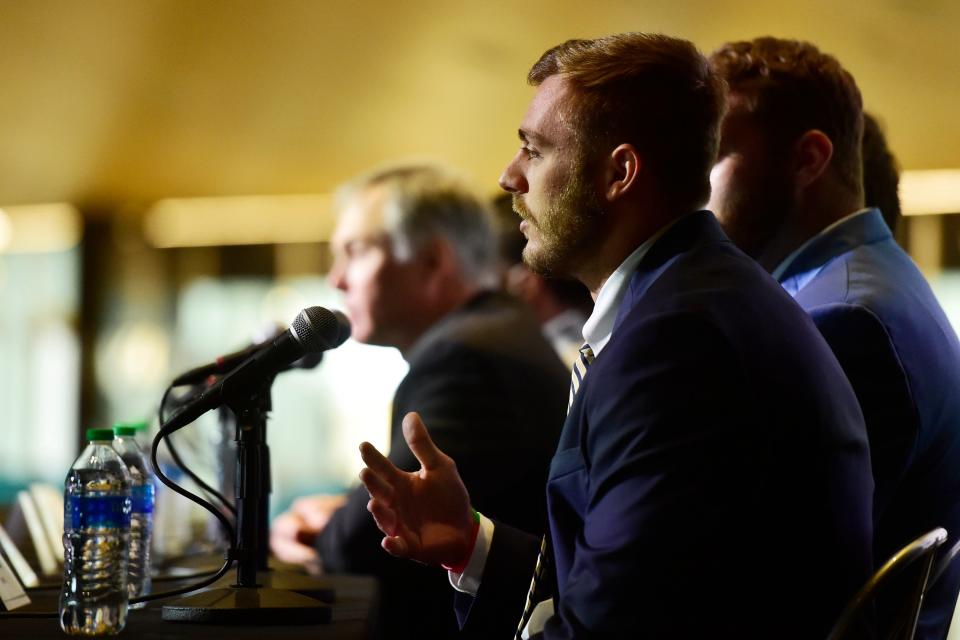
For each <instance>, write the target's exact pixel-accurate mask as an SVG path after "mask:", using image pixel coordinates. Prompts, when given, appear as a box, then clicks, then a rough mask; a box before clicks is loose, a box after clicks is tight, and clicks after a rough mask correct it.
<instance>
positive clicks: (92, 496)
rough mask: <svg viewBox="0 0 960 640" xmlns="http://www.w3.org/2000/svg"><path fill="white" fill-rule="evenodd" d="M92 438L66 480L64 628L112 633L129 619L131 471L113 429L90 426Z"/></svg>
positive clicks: (86, 633) (83, 633) (72, 631)
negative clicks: (115, 445)
mask: <svg viewBox="0 0 960 640" xmlns="http://www.w3.org/2000/svg"><path fill="white" fill-rule="evenodd" d="M87 440H89V441H90V444H89V445H87V448H86V449H84V450H83V453H81V454H80V457H79V458H77V461H76V462H75V463H74V464H73V467H71V469H70V472H69V473H68V474H67V478H66V480H65V481H64V491H63V559H64V562H63V588H62V590H61V591H60V626H61V627H62V628H63V630H64V631H65V632H66V633H68V634H70V635H79V636H100V635H112V634H115V633H119V632H120V631H121V630H122V629H123V627H124V625H125V624H126V621H127V601H128V595H127V553H128V548H129V539H130V473H129V472H128V471H127V467H126V465H125V464H124V463H123V461H122V460H121V459H120V456H119V455H117V452H116V451H114V450H113V447H112V446H111V445H112V444H113V429H88V430H87Z"/></svg>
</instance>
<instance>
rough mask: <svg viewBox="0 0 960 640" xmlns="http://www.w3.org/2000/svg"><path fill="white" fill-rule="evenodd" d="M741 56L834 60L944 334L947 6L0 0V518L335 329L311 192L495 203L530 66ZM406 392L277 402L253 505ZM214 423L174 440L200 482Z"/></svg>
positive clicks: (956, 152)
mask: <svg viewBox="0 0 960 640" xmlns="http://www.w3.org/2000/svg"><path fill="white" fill-rule="evenodd" d="M625 30H643V31H662V32H665V33H669V34H672V35H677V36H681V37H686V38H689V39H691V40H693V41H694V42H695V43H696V44H697V45H698V46H700V47H701V48H702V49H704V50H705V51H710V50H712V49H713V48H715V47H717V46H719V45H720V44H722V43H723V42H724V41H726V40H730V39H744V38H751V37H754V36H757V35H762V34H772V35H777V36H787V37H797V38H802V39H807V40H811V41H813V42H815V43H817V44H818V45H819V46H820V47H821V48H822V49H823V50H825V51H828V52H831V53H833V54H835V55H837V56H838V57H839V59H840V60H841V62H843V64H844V65H845V66H846V67H847V68H848V69H849V70H850V71H851V72H852V73H853V74H854V75H855V77H856V78H857V81H858V83H859V85H860V88H861V90H862V92H863V95H864V100H865V104H866V107H867V109H868V110H869V111H871V112H872V113H874V114H875V115H876V116H877V117H878V118H879V120H880V121H881V123H882V125H883V127H884V129H885V131H886V133H887V137H888V142H889V144H890V147H891V149H892V150H893V152H894V154H895V155H896V156H897V157H898V159H899V162H900V164H901V166H902V168H903V170H904V173H903V176H902V178H901V198H902V200H903V209H904V213H905V214H908V215H906V216H905V217H904V219H903V221H902V222H901V223H900V225H899V228H898V231H897V237H898V240H899V241H900V242H901V243H902V244H903V245H904V246H905V247H906V248H907V249H908V250H909V251H910V253H911V254H912V255H913V257H914V259H915V260H916V261H917V262H918V263H919V264H920V265H921V267H922V268H923V269H924V271H925V272H926V273H927V275H928V277H929V278H930V279H931V281H932V282H933V283H934V286H935V289H936V291H937V293H938V295H939V296H940V298H941V301H942V303H943V305H944V307H945V308H946V309H947V311H948V313H949V314H951V319H952V320H953V321H954V323H955V326H957V327H960V118H958V117H957V115H956V112H957V105H958V104H960V44H958V42H960V3H958V2H956V1H955V0H865V1H864V2H859V3H838V2H836V1H835V0H812V1H809V2H803V3H784V2H770V3H757V2H745V1H741V0H728V1H727V2H722V3H718V2H712V1H710V2H708V1H707V0H688V1H687V2H671V3H663V2H648V1H644V0H629V1H620V2H612V1H610V2H603V1H595V2H591V3H585V2H573V1H567V0H527V1H526V2H523V3H515V2H500V1H496V0H492V1H486V2H457V1H451V0H444V1H440V0H419V1H415V2H406V3H393V2H384V1H375V2H349V3H348V2H326V1H320V0H313V1H311V0H270V1H267V0H263V1H252V0H232V1H227V0H86V1H85V2H75V1H73V0H30V1H17V0H2V1H0V503H5V502H9V501H10V500H11V499H12V497H13V496H14V495H15V493H16V491H17V490H18V489H21V488H23V487H25V486H27V485H28V484H29V483H31V482H36V481H42V482H51V483H54V484H56V485H60V484H61V483H62V480H63V476H64V475H65V473H66V471H67V469H68V468H69V466H70V464H71V462H72V461H73V459H74V458H75V457H76V455H77V453H78V450H79V449H78V447H79V445H80V443H81V438H82V431H83V429H85V428H87V427H92V426H109V425H110V424H112V423H113V422H116V421H128V420H137V419H149V420H152V421H153V422H154V426H155V422H156V410H157V406H158V403H159V400H160V397H161V395H162V393H163V391H164V389H165V387H166V385H167V384H168V382H169V380H170V379H171V378H172V377H173V376H174V375H176V374H177V373H179V372H181V371H183V370H185V369H187V368H190V367H192V366H196V365H199V364H202V363H204V362H207V361H209V360H211V359H213V358H215V357H216V356H217V355H219V354H222V353H225V352H228V351H232V350H234V349H237V348H240V347H243V346H245V345H246V344H247V343H249V342H250V341H251V340H253V339H255V338H256V337H257V336H258V335H262V334H263V333H264V332H265V331H269V329H270V327H273V326H275V325H276V324H278V323H279V324H280V325H282V326H286V325H287V324H289V323H290V322H291V321H292V320H293V318H294V317H295V316H296V314H297V313H298V312H299V310H300V309H302V308H304V307H306V306H310V305H322V306H327V307H332V308H338V307H339V298H338V292H336V291H334V290H332V289H331V288H330V287H329V286H328V285H327V284H326V282H325V281H324V274H325V273H326V270H327V269H328V267H329V262H330V259H329V251H328V248H327V240H328V236H329V233H330V230H331V228H332V225H333V219H332V213H331V208H330V194H331V192H332V191H333V190H334V189H335V187H336V186H337V185H338V184H339V183H341V182H343V181H344V180H346V179H348V178H350V177H351V176H353V175H355V174H356V173H358V172H361V171H365V170H368V169H370V168H371V167H373V166H375V165H378V164H382V163H384V162H387V161H392V160H397V159H400V158H410V157H427V158H432V159H437V160H440V161H444V162H448V163H450V164H452V165H454V166H456V167H459V168H460V169H462V170H464V171H466V172H467V174H468V175H469V176H471V178H472V179H473V180H474V182H475V184H476V185H477V187H478V188H480V189H484V190H486V191H488V192H489V193H490V194H491V195H493V194H494V193H495V192H496V190H497V185H496V180H497V177H498V175H499V173H500V169H501V168H502V166H503V165H504V164H505V163H506V162H507V161H508V159H509V158H510V157H511V156H512V154H513V153H514V151H515V149H516V147H517V139H516V128H517V125H518V123H519V121H520V118H521V116H522V115H523V112H524V109H525V108H526V103H527V101H528V100H529V98H530V96H531V93H532V91H531V89H530V88H529V87H527V86H526V84H525V82H524V78H525V75H526V72H527V69H528V68H529V66H530V65H531V64H532V63H533V62H534V61H535V60H536V59H537V58H538V57H539V55H540V54H541V53H542V52H543V51H544V50H545V49H547V48H549V47H550V46H553V45H554V44H557V43H558V42H560V41H562V40H565V39H568V38H572V37H593V36H597V35H602V34H605V33H610V32H617V31H625ZM404 372H405V365H404V363H403V361H402V359H401V358H400V357H399V355H398V354H397V353H396V352H395V351H393V350H389V349H381V348H374V347H365V346H361V345H358V344H355V343H353V342H349V343H347V345H345V346H344V347H342V348H340V349H338V350H336V351H333V352H330V353H329V354H327V356H326V358H325V359H324V361H323V363H322V364H321V365H320V366H319V367H317V368H316V369H314V370H311V371H296V372H291V373H286V374H284V375H283V376H281V377H280V378H279V379H278V381H277V384H276V385H275V387H274V412H273V415H272V419H271V421H270V426H269V442H270V446H271V450H272V454H273V460H274V467H273V473H274V477H273V480H274V494H273V508H274V511H276V510H278V509H282V508H284V507H285V506H286V505H287V504H288V503H289V501H290V500H291V499H292V497H294V496H295V495H297V494H299V493H303V492H307V491H314V490H323V489H338V488H342V487H344V486H346V485H347V484H349V483H350V482H352V481H353V479H354V478H355V477H356V472H357V470H358V469H359V463H360V461H359V457H358V455H357V454H356V445H357V444H358V443H359V442H360V441H361V440H365V439H366V440H371V441H373V442H374V443H375V444H378V445H381V446H383V445H385V444H386V440H387V426H388V416H389V407H390V400H391V396H392V393H393V390H394V388H395V386H396V384H397V382H398V381H399V380H400V378H401V377H402V376H403V374H404ZM221 437H222V435H221V433H220V430H219V428H218V424H217V417H216V415H209V416H206V417H205V418H204V419H202V420H201V421H199V422H198V423H197V424H196V425H194V426H192V427H190V428H188V429H184V430H183V431H181V432H178V434H177V438H178V441H179V442H182V443H183V444H184V446H183V447H182V449H183V453H184V457H185V458H187V459H188V461H190V462H191V463H192V464H195V465H196V466H197V469H198V471H199V472H200V473H201V475H207V476H208V477H209V476H210V474H212V473H214V472H215V469H214V466H213V462H212V459H213V458H212V452H213V451H215V450H216V447H217V446H218V443H219V442H220V439H221Z"/></svg>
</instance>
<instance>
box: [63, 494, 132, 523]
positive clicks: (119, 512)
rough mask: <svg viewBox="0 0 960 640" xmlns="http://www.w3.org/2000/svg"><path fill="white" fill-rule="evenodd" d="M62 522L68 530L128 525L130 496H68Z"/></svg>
mask: <svg viewBox="0 0 960 640" xmlns="http://www.w3.org/2000/svg"><path fill="white" fill-rule="evenodd" d="M63 506H64V510H63V511H64V512H63V523H64V528H66V529H69V530H77V529H91V528H94V529H95V528H100V527H108V528H119V529H126V528H129V527H130V498H128V497H126V496H68V497H67V500H66V502H65V503H64V505H63Z"/></svg>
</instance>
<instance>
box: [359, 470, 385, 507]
mask: <svg viewBox="0 0 960 640" xmlns="http://www.w3.org/2000/svg"><path fill="white" fill-rule="evenodd" d="M360 482H361V484H363V488H364V489H366V490H367V493H369V494H370V497H371V498H376V499H377V500H382V501H383V502H385V503H387V504H391V503H392V502H393V486H392V485H391V484H390V483H389V482H387V481H386V480H384V479H383V478H381V477H380V476H378V475H377V474H376V473H374V472H373V471H371V470H370V469H369V468H363V469H361V470H360Z"/></svg>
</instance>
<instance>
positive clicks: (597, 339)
mask: <svg viewBox="0 0 960 640" xmlns="http://www.w3.org/2000/svg"><path fill="white" fill-rule="evenodd" d="M675 223H676V221H673V222H670V223H669V224H667V225H664V226H663V227H661V228H660V230H659V231H657V232H656V233H655V234H653V235H652V236H650V237H649V238H648V239H647V240H646V241H644V243H643V244H641V245H640V246H639V247H637V248H636V249H635V250H634V251H633V253H631V254H630V255H629V256H627V259H626V260H624V261H623V262H621V263H620V266H619V267H617V268H616V270H615V271H614V272H613V273H611V274H610V277H609V278H607V281H606V282H604V283H603V286H602V287H600V293H598V294H597V299H596V301H595V302H594V305H593V313H591V314H590V317H589V318H587V321H586V323H584V325H583V340H584V342H586V343H587V344H588V345H590V349H591V350H593V355H594V356H595V357H596V356H598V355H600V352H601V351H602V350H603V348H604V347H605V346H607V343H608V342H610V336H611V335H612V334H613V323H614V321H616V319H617V311H619V309H620V302H621V301H622V300H623V296H624V294H625V293H626V292H627V287H628V286H629V284H630V276H631V275H633V272H634V271H636V270H637V266H638V265H639V264H640V261H641V260H643V258H644V256H646V255H647V252H649V251H650V247H652V246H653V245H654V243H655V242H656V241H657V240H659V239H660V237H661V236H662V235H663V234H665V233H666V232H667V230H668V229H670V227H672V226H673V225H674V224H675Z"/></svg>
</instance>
